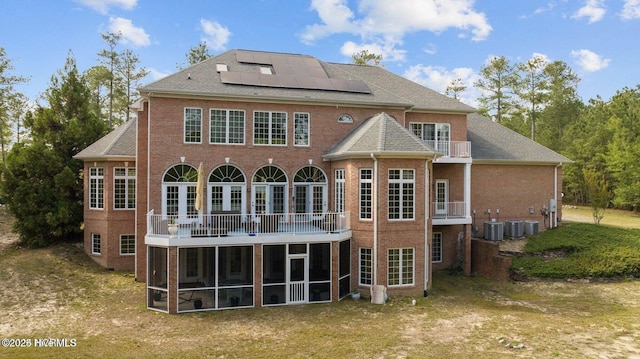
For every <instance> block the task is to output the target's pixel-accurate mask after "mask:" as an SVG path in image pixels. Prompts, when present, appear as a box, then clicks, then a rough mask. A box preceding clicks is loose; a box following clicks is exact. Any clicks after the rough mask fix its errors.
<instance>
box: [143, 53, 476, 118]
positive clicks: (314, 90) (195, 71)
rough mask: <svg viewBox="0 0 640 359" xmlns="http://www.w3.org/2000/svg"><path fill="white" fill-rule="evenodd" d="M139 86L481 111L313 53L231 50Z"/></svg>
mask: <svg viewBox="0 0 640 359" xmlns="http://www.w3.org/2000/svg"><path fill="white" fill-rule="evenodd" d="M299 64H307V65H299ZM217 65H226V69H227V71H224V70H222V71H220V72H218V70H219V69H221V68H224V67H225V66H220V67H218V66H217ZM262 65H270V66H272V68H273V70H274V74H264V73H261V67H264V66H262ZM318 66H319V67H318ZM278 71H280V72H283V71H284V73H278ZM243 78H244V79H246V81H245V80H243ZM314 84H315V85H314ZM139 90H140V92H141V93H142V94H143V96H148V94H149V93H152V94H154V95H158V96H161V95H163V94H165V95H180V96H194V97H198V96H203V97H220V98H224V99H229V98H236V99H240V100H248V101H281V102H304V103H325V104H330V105H336V104H345V105H346V104H349V105H357V106H375V107H390V108H403V109H413V110H428V111H441V112H449V113H471V112H474V111H475V109H474V108H472V107H470V106H467V105H465V104H463V103H461V102H460V101H458V100H455V99H452V98H449V97H447V96H444V95H442V94H439V93H437V92H435V91H433V90H430V89H428V88H426V87H424V86H421V85H419V84H417V83H415V82H413V81H410V80H408V79H406V78H403V77H401V76H398V75H396V74H394V73H391V72H389V71H387V70H385V69H384V68H381V67H377V66H364V65H353V64H338V63H328V62H323V61H320V60H318V59H316V58H314V57H312V56H308V55H299V54H285V53H275V52H262V51H248V50H229V51H227V52H224V53H222V54H220V55H218V56H215V57H211V58H209V59H207V60H205V61H203V62H200V63H198V64H195V65H193V66H191V67H188V68H186V69H183V70H181V71H179V72H177V73H175V74H173V75H169V76H167V77H164V78H162V79H160V80H158V81H155V82H153V83H150V84H148V85H145V86H143V87H141V88H140V89H139Z"/></svg>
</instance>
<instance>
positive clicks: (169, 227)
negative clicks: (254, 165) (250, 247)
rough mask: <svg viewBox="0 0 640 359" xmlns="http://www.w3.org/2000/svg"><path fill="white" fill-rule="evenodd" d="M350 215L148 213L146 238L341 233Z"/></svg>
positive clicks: (348, 226)
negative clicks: (171, 214)
mask: <svg viewBox="0 0 640 359" xmlns="http://www.w3.org/2000/svg"><path fill="white" fill-rule="evenodd" d="M349 217H350V216H349V212H342V213H335V212H326V213H279V214H258V215H251V214H238V213H234V212H221V213H218V214H207V215H192V216H169V215H166V214H154V211H150V212H149V213H147V235H158V236H169V237H178V238H182V237H184V238H188V237H227V236H265V235H281V234H314V233H315V234H319V233H327V232H343V231H345V230H348V229H350V228H351V226H350V220H349Z"/></svg>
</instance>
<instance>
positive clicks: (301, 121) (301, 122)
mask: <svg viewBox="0 0 640 359" xmlns="http://www.w3.org/2000/svg"><path fill="white" fill-rule="evenodd" d="M294 131H295V133H294V145H296V146H309V114H308V113H295V114H294Z"/></svg>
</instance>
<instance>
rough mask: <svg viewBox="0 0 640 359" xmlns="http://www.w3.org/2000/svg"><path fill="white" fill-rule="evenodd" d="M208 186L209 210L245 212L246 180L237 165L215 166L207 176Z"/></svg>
mask: <svg viewBox="0 0 640 359" xmlns="http://www.w3.org/2000/svg"><path fill="white" fill-rule="evenodd" d="M208 186H209V191H208V192H209V205H210V211H212V212H220V211H233V212H238V213H242V214H244V213H245V201H246V195H245V194H246V193H247V181H246V179H245V176H244V174H243V173H242V171H241V170H240V169H239V168H238V167H236V166H233V165H222V166H218V167H216V168H215V169H214V170H213V171H212V172H211V175H210V176H209V181H208Z"/></svg>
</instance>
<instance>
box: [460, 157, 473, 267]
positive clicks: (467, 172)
mask: <svg viewBox="0 0 640 359" xmlns="http://www.w3.org/2000/svg"><path fill="white" fill-rule="evenodd" d="M464 206H465V208H464V212H465V215H466V217H467V219H468V220H469V221H470V222H471V223H472V224H465V225H464V260H463V268H462V271H463V273H464V275H467V276H469V275H471V227H472V226H473V222H472V220H471V163H465V165H464Z"/></svg>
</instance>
